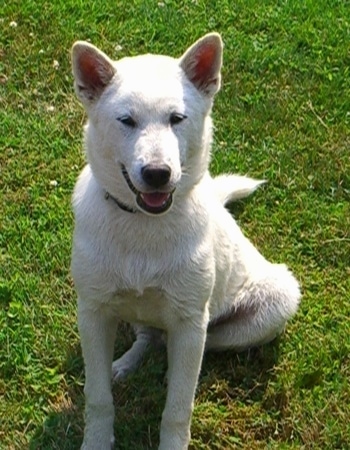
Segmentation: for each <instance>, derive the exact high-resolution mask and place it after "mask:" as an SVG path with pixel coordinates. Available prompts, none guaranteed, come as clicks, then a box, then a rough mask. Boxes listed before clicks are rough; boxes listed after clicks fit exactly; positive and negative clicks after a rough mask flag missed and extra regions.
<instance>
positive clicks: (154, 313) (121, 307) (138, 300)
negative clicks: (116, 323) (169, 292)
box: [110, 288, 171, 328]
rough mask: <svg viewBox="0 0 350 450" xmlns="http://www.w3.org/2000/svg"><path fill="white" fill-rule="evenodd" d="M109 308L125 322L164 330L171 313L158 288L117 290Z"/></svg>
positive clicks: (169, 305)
mask: <svg viewBox="0 0 350 450" xmlns="http://www.w3.org/2000/svg"><path fill="white" fill-rule="evenodd" d="M110 306H111V307H112V309H113V311H114V312H115V314H116V315H117V316H118V317H119V318H121V319H122V320H125V321H127V322H132V323H139V324H144V325H148V326H154V327H159V328H165V327H166V323H167V319H168V317H169V315H170V313H171V304H170V302H169V300H168V299H167V296H166V295H165V293H164V292H163V291H162V290H161V289H158V288H146V289H144V290H143V291H137V290H135V289H126V290H118V291H116V292H115V294H114V296H113V298H112V300H111V302H110Z"/></svg>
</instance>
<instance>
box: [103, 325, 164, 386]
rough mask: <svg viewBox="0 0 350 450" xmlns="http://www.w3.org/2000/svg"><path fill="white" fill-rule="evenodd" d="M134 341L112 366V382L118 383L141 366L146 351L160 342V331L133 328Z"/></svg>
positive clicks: (138, 327)
mask: <svg viewBox="0 0 350 450" xmlns="http://www.w3.org/2000/svg"><path fill="white" fill-rule="evenodd" d="M134 331H135V333H136V340H135V342H134V343H133V345H132V347H131V348H130V349H129V350H128V351H127V352H125V353H124V355H123V356H121V357H120V358H118V359H117V360H115V361H114V362H113V364H112V380H113V381H118V380H123V379H124V378H126V377H127V376H128V375H129V374H130V373H132V372H134V371H135V370H136V369H137V368H138V367H139V365H140V364H141V362H142V360H143V357H144V355H145V353H146V352H147V350H148V349H149V348H150V347H151V346H152V345H154V344H156V343H157V342H159V341H160V336H161V333H162V332H161V331H160V330H157V329H155V328H149V327H144V326H140V325H135V326H134Z"/></svg>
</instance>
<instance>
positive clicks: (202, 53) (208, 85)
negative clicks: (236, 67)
mask: <svg viewBox="0 0 350 450" xmlns="http://www.w3.org/2000/svg"><path fill="white" fill-rule="evenodd" d="M222 48H223V44H222V40H221V37H220V35H219V34H218V33H210V34H206V35H205V36H203V37H202V38H201V39H199V40H198V41H197V42H195V43H194V44H193V45H192V46H191V47H190V48H189V49H188V50H187V51H186V52H185V54H184V55H183V56H182V57H181V58H180V67H181V68H182V69H183V71H184V72H185V74H186V76H187V78H188V79H189V80H190V81H192V83H193V84H194V85H195V86H196V88H197V89H198V90H199V91H201V92H203V93H204V94H206V95H208V96H210V97H212V96H214V94H216V92H217V91H218V90H219V89H220V78H221V77H220V69H221V65H222Z"/></svg>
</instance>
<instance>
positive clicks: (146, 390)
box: [29, 330, 278, 450]
mask: <svg viewBox="0 0 350 450" xmlns="http://www.w3.org/2000/svg"><path fill="white" fill-rule="evenodd" d="M131 339H132V338H131V335H130V336H126V335H125V330H121V331H120V332H119V333H118V335H117V342H119V344H120V345H119V347H120V348H119V352H118V353H119V354H122V353H123V352H124V351H125V350H127V348H128V347H129V346H130V345H131ZM117 356H119V355H117ZM277 357H278V340H276V341H274V342H273V343H272V344H269V345H266V346H264V347H261V348H256V349H252V350H250V351H248V352H244V353H240V354H236V353H233V352H223V353H214V352H210V353H208V354H206V355H205V357H204V361H203V365H202V371H201V375H200V379H199V385H198V389H197V398H198V401H199V402H204V403H205V402H207V401H209V402H210V401H211V400H212V401H213V402H214V403H216V402H217V401H218V400H220V397H225V398H226V397H227V399H228V400H230V399H232V400H233V399H234V401H235V402H237V401H239V402H242V403H245V402H247V403H252V402H258V401H261V399H262V397H263V395H264V391H265V388H266V386H267V383H268V380H269V377H270V369H271V368H272V367H273V366H274V365H275V363H276V361H277ZM82 371H83V361H82V357H81V351H80V346H77V347H76V348H75V349H73V350H72V351H71V353H70V354H69V356H68V357H67V361H66V368H65V373H66V378H67V379H80V380H81V379H82ZM165 373H166V352H165V349H162V350H159V351H157V352H154V351H152V352H150V354H149V356H148V357H147V359H146V361H145V362H144V364H143V365H142V367H141V368H140V370H139V371H138V372H137V373H135V374H134V375H132V376H130V377H129V378H128V379H127V380H126V381H125V382H122V383H119V384H117V385H115V386H114V387H113V397H114V402H115V407H116V425H115V437H116V442H117V445H116V449H118V450H129V449H131V448H133V449H137V450H142V449H156V448H157V445H158V439H159V425H160V420H161V414H162V410H163V407H164V402H165V396H166V383H165V381H164V380H165ZM83 410H84V398H83V387H82V385H81V383H78V384H73V383H71V385H70V387H69V388H68V392H67V393H66V395H65V396H64V398H63V399H62V401H61V402H59V405H57V406H55V407H54V408H53V410H52V412H50V413H49V414H48V416H47V419H46V420H45V422H44V423H43V425H42V427H41V428H40V429H38V430H37V431H36V433H35V435H34V436H33V438H32V440H31V443H30V447H29V448H30V449H31V450H34V449H35V450H39V449H40V450H75V449H79V448H80V445H81V442H82V436H83V427H84V423H83ZM209 414H210V411H209ZM208 431H209V430H208Z"/></svg>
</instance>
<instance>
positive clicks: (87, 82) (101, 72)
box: [72, 41, 116, 104]
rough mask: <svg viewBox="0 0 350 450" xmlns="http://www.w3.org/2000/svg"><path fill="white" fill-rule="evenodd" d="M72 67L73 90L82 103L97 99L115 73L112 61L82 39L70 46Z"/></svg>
mask: <svg viewBox="0 0 350 450" xmlns="http://www.w3.org/2000/svg"><path fill="white" fill-rule="evenodd" d="M72 69H73V75H74V78H75V91H76V93H77V96H78V98H79V99H80V100H81V101H82V102H83V103H84V104H91V103H92V102H93V101H95V100H97V98H98V97H99V96H100V95H101V93H102V91H103V90H104V88H105V87H106V86H107V85H108V83H109V82H110V81H111V79H112V78H113V76H114V75H115V73H116V69H115V67H114V65H113V61H112V60H110V59H109V58H108V56H107V55H106V54H105V53H103V52H101V50H99V49H98V48H97V47H95V46H94V45H91V44H89V43H88V42H84V41H77V42H75V44H74V45H73V47H72Z"/></svg>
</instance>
